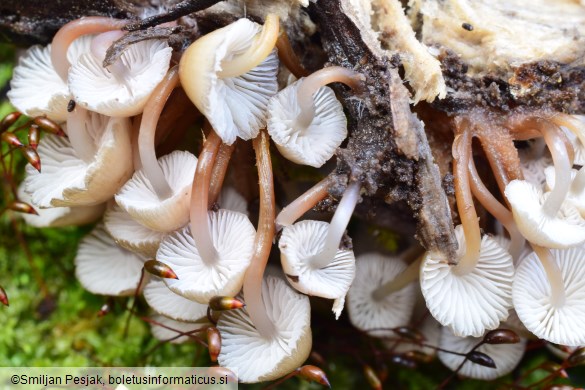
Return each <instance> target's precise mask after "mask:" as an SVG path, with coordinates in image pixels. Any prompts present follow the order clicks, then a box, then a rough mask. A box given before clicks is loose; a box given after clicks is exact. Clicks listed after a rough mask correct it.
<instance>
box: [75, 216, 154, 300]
mask: <svg viewBox="0 0 585 390" xmlns="http://www.w3.org/2000/svg"><path fill="white" fill-rule="evenodd" d="M143 264H144V258H142V257H139V256H137V255H135V254H134V253H132V252H129V251H127V250H125V249H123V248H121V247H119V246H118V245H116V243H115V242H114V240H113V239H112V238H111V237H110V236H109V235H108V233H106V231H105V230H104V228H103V226H101V225H100V226H98V227H96V228H95V229H94V230H93V231H92V232H91V233H90V234H89V235H88V236H86V237H85V238H84V239H83V240H82V241H81V243H80V244H79V249H78V251H77V256H75V275H76V276H77V279H78V280H79V282H80V283H81V284H82V285H83V287H84V288H85V289H86V290H88V291H90V292H92V293H94V294H101V295H130V294H133V293H134V292H135V290H136V287H137V286H138V282H139V280H140V275H141V271H142V267H143Z"/></svg>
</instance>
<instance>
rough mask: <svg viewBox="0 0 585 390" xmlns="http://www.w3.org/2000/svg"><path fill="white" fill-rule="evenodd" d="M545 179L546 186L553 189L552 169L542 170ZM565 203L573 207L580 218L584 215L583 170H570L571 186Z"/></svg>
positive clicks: (584, 186)
mask: <svg viewBox="0 0 585 390" xmlns="http://www.w3.org/2000/svg"><path fill="white" fill-rule="evenodd" d="M544 175H545V177H546V186H547V187H548V188H549V189H552V188H554V187H555V170H554V168H553V167H548V168H546V169H545V170H544ZM565 202H567V203H569V204H571V205H573V206H575V208H576V209H577V210H579V213H580V214H581V216H583V215H585V169H583V168H580V169H579V170H578V171H577V170H576V169H571V186H570V187H569V192H567V197H566V199H565Z"/></svg>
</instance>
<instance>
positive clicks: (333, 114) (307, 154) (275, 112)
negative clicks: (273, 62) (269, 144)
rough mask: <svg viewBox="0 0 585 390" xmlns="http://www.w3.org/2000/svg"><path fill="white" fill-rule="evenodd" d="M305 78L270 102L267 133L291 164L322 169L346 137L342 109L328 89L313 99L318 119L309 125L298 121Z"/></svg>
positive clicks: (345, 122)
mask: <svg viewBox="0 0 585 390" xmlns="http://www.w3.org/2000/svg"><path fill="white" fill-rule="evenodd" d="M302 80H303V79H302V78H301V79H300V80H299V81H297V82H295V83H294V84H291V85H289V86H288V87H286V88H285V89H283V90H282V91H280V92H279V93H278V94H277V95H275V96H273V97H272V98H271V99H270V101H269V102H268V133H269V134H270V137H271V138H272V140H273V141H274V142H275V143H276V147H277V148H278V150H279V151H280V153H281V154H282V155H283V156H284V157H286V158H287V159H289V160H290V161H292V162H295V163H297V164H303V165H309V166H312V167H315V168H319V167H320V166H322V165H323V164H325V163H326V162H327V160H329V159H330V158H331V157H332V156H333V154H334V153H335V150H336V149H337V148H338V147H339V145H341V143H342V142H343V140H344V139H345V138H346V137H347V119H346V118H345V113H344V112H343V106H342V105H341V103H340V102H339V101H338V100H337V98H336V97H335V93H333V90H332V89H331V88H329V87H321V88H319V89H318V90H317V92H316V93H315V95H314V96H313V101H314V105H315V116H314V118H313V120H312V121H311V123H310V124H309V125H308V126H302V124H301V121H299V120H298V118H299V115H300V114H301V108H300V106H299V103H298V98H297V90H298V88H299V85H300V83H301V82H302Z"/></svg>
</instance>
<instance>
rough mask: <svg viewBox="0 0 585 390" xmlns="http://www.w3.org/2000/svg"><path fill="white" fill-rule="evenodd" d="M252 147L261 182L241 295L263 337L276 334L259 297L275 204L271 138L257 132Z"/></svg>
mask: <svg viewBox="0 0 585 390" xmlns="http://www.w3.org/2000/svg"><path fill="white" fill-rule="evenodd" d="M254 150H255V151H256V165H257V167H258V177H259V182H260V183H259V188H260V215H259V217H258V230H257V232H256V238H255V240H254V254H253V256H252V261H251V263H250V266H249V267H248V270H247V271H246V275H245V276H244V298H245V299H246V307H247V309H248V313H249V314H250V319H251V320H252V323H253V324H254V326H255V327H256V329H257V330H258V333H260V335H261V336H263V337H265V338H271V337H273V336H274V335H275V332H276V327H275V326H274V324H273V323H272V321H271V320H270V318H268V315H267V314H266V309H265V307H264V301H263V300H262V278H263V275H264V270H265V269H266V263H267V262H268V256H269V255H270V249H271V248H272V240H273V239H274V233H275V228H274V217H275V214H276V212H275V209H276V206H275V200H274V184H273V178H272V164H271V161H270V141H269V138H268V134H266V132H265V131H260V134H259V135H258V137H256V138H255V139H254Z"/></svg>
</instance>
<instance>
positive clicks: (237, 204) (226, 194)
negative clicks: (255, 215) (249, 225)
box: [217, 186, 248, 216]
mask: <svg viewBox="0 0 585 390" xmlns="http://www.w3.org/2000/svg"><path fill="white" fill-rule="evenodd" d="M217 203H219V206H220V208H222V209H226V210H231V211H237V212H239V213H242V214H244V215H246V216H248V202H246V199H244V197H243V196H242V195H240V193H239V192H238V191H236V189H235V188H233V187H228V186H224V187H223V188H222V189H221V193H220V194H219V199H218V200H217Z"/></svg>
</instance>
